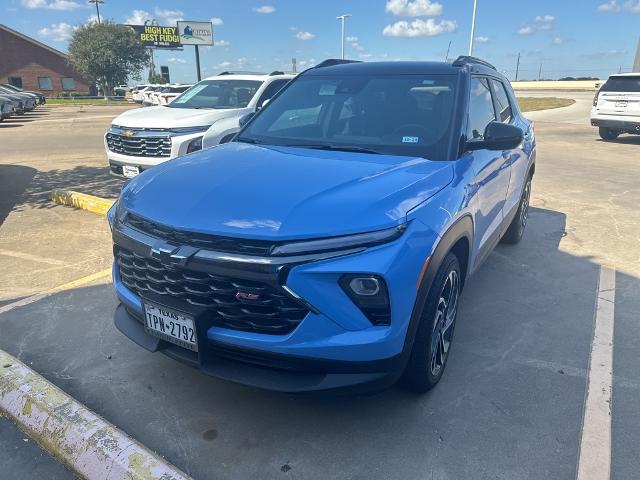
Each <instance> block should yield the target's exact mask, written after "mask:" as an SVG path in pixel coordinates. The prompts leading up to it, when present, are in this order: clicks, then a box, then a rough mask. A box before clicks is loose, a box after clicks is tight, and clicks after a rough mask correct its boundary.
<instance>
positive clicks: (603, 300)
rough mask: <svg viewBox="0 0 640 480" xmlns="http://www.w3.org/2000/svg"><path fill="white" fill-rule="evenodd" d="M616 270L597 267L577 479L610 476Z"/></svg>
mask: <svg viewBox="0 0 640 480" xmlns="http://www.w3.org/2000/svg"><path fill="white" fill-rule="evenodd" d="M615 291H616V272H615V270H614V269H612V268H608V267H605V266H602V267H600V280H599V282H598V295H597V298H596V308H595V320H594V327H593V340H592V342H591V358H590V360H589V376H588V378H587V393H586V397H585V405H584V417H583V421H582V432H581V438H580V454H579V457H578V476H577V480H609V479H610V478H611V394H612V381H613V329H614V307H615Z"/></svg>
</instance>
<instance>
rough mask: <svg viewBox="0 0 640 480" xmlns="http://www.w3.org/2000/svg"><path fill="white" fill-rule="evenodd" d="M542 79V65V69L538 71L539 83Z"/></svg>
mask: <svg viewBox="0 0 640 480" xmlns="http://www.w3.org/2000/svg"><path fill="white" fill-rule="evenodd" d="M541 78H542V64H540V69H539V70H538V81H540V79H541Z"/></svg>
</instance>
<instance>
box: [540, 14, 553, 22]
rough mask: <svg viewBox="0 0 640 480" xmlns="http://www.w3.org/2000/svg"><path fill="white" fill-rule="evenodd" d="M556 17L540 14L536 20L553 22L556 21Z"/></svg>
mask: <svg viewBox="0 0 640 480" xmlns="http://www.w3.org/2000/svg"><path fill="white" fill-rule="evenodd" d="M555 19H556V17H554V16H553V15H545V16H540V15H538V16H537V17H536V22H545V23H549V22H553V21H555Z"/></svg>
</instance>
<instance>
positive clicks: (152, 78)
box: [149, 71, 167, 85]
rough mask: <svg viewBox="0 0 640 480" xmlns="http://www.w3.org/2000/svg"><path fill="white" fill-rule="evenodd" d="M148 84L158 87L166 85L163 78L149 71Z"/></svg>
mask: <svg viewBox="0 0 640 480" xmlns="http://www.w3.org/2000/svg"><path fill="white" fill-rule="evenodd" d="M149 83H157V84H158V85H164V84H165V83H167V81H166V80H165V78H164V77H163V76H162V74H160V73H156V72H153V71H149Z"/></svg>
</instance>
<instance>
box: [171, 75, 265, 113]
mask: <svg viewBox="0 0 640 480" xmlns="http://www.w3.org/2000/svg"><path fill="white" fill-rule="evenodd" d="M260 85H262V82H261V81H259V80H204V81H202V82H200V83H198V84H196V85H194V86H193V87H191V88H189V89H188V90H187V91H186V92H184V93H183V94H182V95H180V96H179V97H177V98H176V99H175V100H174V101H173V102H171V104H170V105H168V106H169V107H170V108H220V109H222V108H245V107H246V106H247V105H248V104H249V102H250V101H251V99H252V98H253V96H254V95H255V94H256V92H257V91H258V89H259V88H260Z"/></svg>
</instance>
